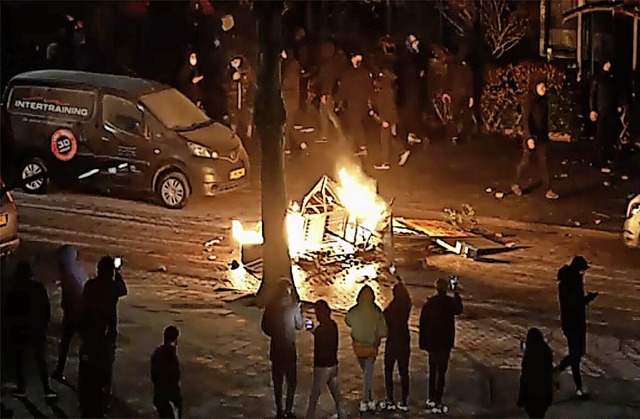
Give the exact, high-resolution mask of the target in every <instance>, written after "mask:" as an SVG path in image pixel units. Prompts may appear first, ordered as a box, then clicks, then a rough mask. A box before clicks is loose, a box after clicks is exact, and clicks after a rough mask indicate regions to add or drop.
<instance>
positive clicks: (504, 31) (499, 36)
mask: <svg viewBox="0 0 640 419" xmlns="http://www.w3.org/2000/svg"><path fill="white" fill-rule="evenodd" d="M512 3H513V2H510V1H508V0H481V1H480V21H481V24H482V27H483V31H484V38H485V42H486V43H487V45H488V46H489V49H490V50H491V55H493V56H494V57H495V58H500V57H501V56H503V55H504V54H505V53H506V52H507V51H509V50H510V49H512V48H513V47H515V46H516V45H518V43H519V42H520V40H522V38H523V37H524V36H525V35H526V33H527V30H528V27H529V20H528V19H527V18H526V17H525V16H523V15H522V14H521V13H519V11H518V10H517V7H515V5H514V4H512Z"/></svg>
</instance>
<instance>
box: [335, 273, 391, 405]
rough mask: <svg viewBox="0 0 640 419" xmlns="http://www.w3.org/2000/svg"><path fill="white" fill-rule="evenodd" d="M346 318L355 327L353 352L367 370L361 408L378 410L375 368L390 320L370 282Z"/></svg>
mask: <svg viewBox="0 0 640 419" xmlns="http://www.w3.org/2000/svg"><path fill="white" fill-rule="evenodd" d="M345 322H346V323H347V326H349V327H350V328H351V338H352V339H353V352H354V354H355V355H356V357H357V358H358V363H359V364H360V368H361V369H362V374H363V377H362V378H363V380H362V401H361V402H360V412H361V413H364V412H367V411H375V409H376V402H375V400H374V399H373V369H374V365H375V362H376V358H377V356H378V349H379V347H380V343H381V341H382V338H384V337H386V336H387V323H386V321H385V319H384V315H383V314H382V310H380V307H378V305H377V304H376V302H375V295H374V293H373V289H372V288H371V287H370V286H369V285H365V286H363V287H362V289H361V290H360V292H359V293H358V303H357V304H356V305H355V306H353V307H351V308H350V309H349V311H348V312H347V315H346V316H345Z"/></svg>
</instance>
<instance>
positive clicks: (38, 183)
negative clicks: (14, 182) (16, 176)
mask: <svg viewBox="0 0 640 419" xmlns="http://www.w3.org/2000/svg"><path fill="white" fill-rule="evenodd" d="M38 175H43V176H42V177H37V176H38ZM33 177H36V178H35V179H33V180H31V181H29V178H33ZM20 179H21V181H22V182H21V186H22V188H23V189H24V190H25V192H28V193H32V194H43V193H45V192H46V191H47V186H48V184H49V177H48V175H47V166H46V164H45V162H44V161H43V160H42V159H40V158H38V157H32V158H30V159H27V160H25V161H24V162H23V163H22V165H21V167H20Z"/></svg>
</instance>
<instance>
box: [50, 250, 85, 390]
mask: <svg viewBox="0 0 640 419" xmlns="http://www.w3.org/2000/svg"><path fill="white" fill-rule="evenodd" d="M58 266H59V268H60V288H61V290H62V299H61V301H60V306H61V307H62V336H61V338H60V349H59V353H58V363H57V365H56V369H55V370H54V372H53V374H52V377H53V378H54V379H56V380H59V381H64V379H65V378H64V367H65V364H66V362H67V355H68V354H69V345H70V343H71V339H72V338H73V336H74V335H75V334H76V333H78V332H79V331H80V322H81V319H82V291H83V289H84V284H85V282H87V279H88V275H87V273H86V272H85V270H84V269H83V268H82V266H81V265H80V262H79V260H78V249H76V248H75V247H74V246H71V245H64V246H62V247H60V248H59V249H58Z"/></svg>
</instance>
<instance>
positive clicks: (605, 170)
mask: <svg viewBox="0 0 640 419" xmlns="http://www.w3.org/2000/svg"><path fill="white" fill-rule="evenodd" d="M600 171H601V172H602V173H611V169H609V168H608V167H603V168H602V169H600Z"/></svg>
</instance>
